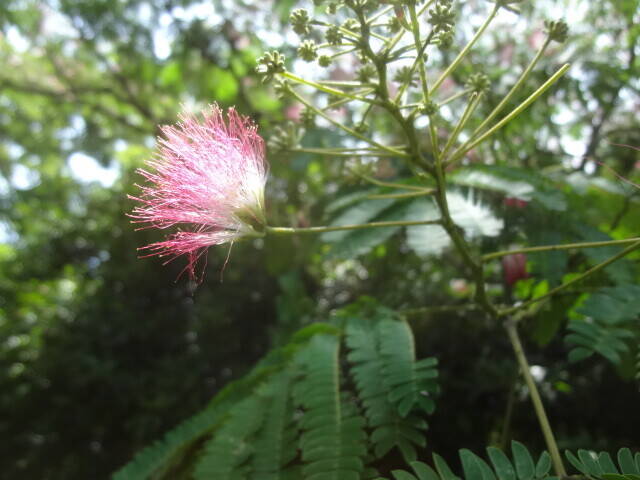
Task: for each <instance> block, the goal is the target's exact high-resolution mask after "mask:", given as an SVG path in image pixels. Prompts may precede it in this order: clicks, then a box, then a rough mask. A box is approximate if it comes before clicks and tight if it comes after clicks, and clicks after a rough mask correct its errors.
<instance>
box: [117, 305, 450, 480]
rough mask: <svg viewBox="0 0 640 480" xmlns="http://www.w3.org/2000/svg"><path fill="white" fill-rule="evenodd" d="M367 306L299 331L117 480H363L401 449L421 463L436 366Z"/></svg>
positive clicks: (390, 319) (398, 323) (395, 322)
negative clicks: (419, 455) (332, 321)
mask: <svg viewBox="0 0 640 480" xmlns="http://www.w3.org/2000/svg"><path fill="white" fill-rule="evenodd" d="M365 307H366V308H364V310H366V311H368V312H370V313H369V314H368V315H367V316H366V317H362V316H353V315H351V314H350V315H345V314H344V312H343V313H340V314H339V315H337V316H336V319H335V323H336V324H337V325H338V326H335V325H329V324H321V323H317V324H314V325H311V326H309V327H307V328H305V329H303V330H301V331H300V332H298V333H297V334H296V335H294V337H293V339H292V341H291V342H290V343H289V344H288V345H286V346H285V347H282V348H281V349H279V350H276V351H274V352H272V353H271V354H269V355H268V356H267V357H266V358H265V360H263V361H262V362H261V363H260V364H259V365H258V366H257V367H256V368H255V369H254V370H253V371H252V372H251V373H249V374H248V375H247V376H246V377H245V378H244V379H241V380H238V381H236V382H234V383H232V384H231V385H229V386H228V387H227V388H225V389H224V390H223V391H222V392H220V393H219V394H218V395H217V396H216V397H214V399H213V400H212V402H211V404H210V405H209V407H207V408H206V409H205V410H204V411H203V412H202V413H200V414H198V415H196V416H195V417H193V418H191V419H190V420H188V421H187V422H185V423H184V424H182V425H180V426H179V427H178V428H176V429H175V430H174V431H172V432H170V433H168V434H167V435H166V436H165V438H164V439H163V440H162V441H161V442H158V443H157V444H155V445H152V446H151V447H149V448H147V449H145V450H143V451H142V453H140V454H139V455H137V456H136V457H135V458H134V460H133V461H132V462H131V463H130V464H129V465H127V466H126V467H124V468H123V469H122V470H121V471H119V472H118V473H116V474H115V475H114V477H113V478H114V480H146V479H154V480H180V479H194V480H205V479H206V480H209V479H216V480H227V479H228V480H294V479H300V478H304V479H308V480H358V479H361V478H373V476H374V475H376V469H375V468H376V465H375V462H376V460H377V459H378V458H381V457H382V456H384V455H385V454H386V453H387V452H388V451H389V450H391V449H392V448H394V447H397V448H398V449H399V450H400V451H401V452H402V453H403V455H404V456H405V458H407V459H415V458H416V457H417V453H416V448H415V446H419V447H421V446H424V445H425V439H424V435H423V430H424V429H425V428H426V422H425V421H424V419H423V418H422V415H421V414H423V413H424V412H425V411H426V412H431V411H433V408H434V403H433V401H434V395H435V394H436V393H437V390H438V386H437V384H436V383H435V379H436V377H437V371H436V369H435V365H436V362H435V360H434V359H428V360H426V361H425V360H423V361H417V360H416V358H415V349H414V342H413V336H412V335H411V330H410V329H409V327H408V325H407V324H406V323H405V321H404V320H402V319H400V318H397V317H396V316H394V315H393V314H392V313H390V312H389V311H388V310H385V309H383V308H381V307H379V306H378V305H377V304H375V302H373V301H369V302H365ZM360 333H363V334H364V333H367V334H371V335H372V337H366V335H363V337H362V338H370V339H372V343H371V345H369V346H370V347H372V348H369V349H368V347H369V346H367V345H366V344H364V343H358V338H359V335H360ZM345 344H346V348H345ZM347 353H348V356H349V358H348V361H347V358H346V357H347Z"/></svg>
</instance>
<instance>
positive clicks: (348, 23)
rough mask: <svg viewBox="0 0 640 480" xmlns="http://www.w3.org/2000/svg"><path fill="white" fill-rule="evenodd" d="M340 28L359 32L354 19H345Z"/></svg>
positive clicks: (358, 26) (357, 24)
mask: <svg viewBox="0 0 640 480" xmlns="http://www.w3.org/2000/svg"><path fill="white" fill-rule="evenodd" d="M342 28H344V29H347V30H351V31H352V32H357V31H359V30H360V24H359V23H358V21H357V20H356V19H355V18H347V19H346V20H345V21H344V23H343V24H342Z"/></svg>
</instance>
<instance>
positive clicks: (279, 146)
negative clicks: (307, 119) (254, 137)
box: [267, 122, 299, 152]
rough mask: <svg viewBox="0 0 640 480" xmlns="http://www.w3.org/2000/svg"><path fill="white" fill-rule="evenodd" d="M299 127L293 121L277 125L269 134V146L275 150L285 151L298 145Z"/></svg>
mask: <svg viewBox="0 0 640 480" xmlns="http://www.w3.org/2000/svg"><path fill="white" fill-rule="evenodd" d="M298 137H299V135H298V129H297V127H296V125H295V124H294V123H293V122H286V123H285V124H284V125H279V126H277V127H276V128H275V129H274V131H273V133H272V134H271V135H270V136H269V141H268V142H267V147H269V150H271V151H273V152H285V151H287V150H292V149H294V148H296V147H297V146H298Z"/></svg>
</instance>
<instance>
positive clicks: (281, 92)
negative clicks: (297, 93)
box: [273, 78, 291, 98]
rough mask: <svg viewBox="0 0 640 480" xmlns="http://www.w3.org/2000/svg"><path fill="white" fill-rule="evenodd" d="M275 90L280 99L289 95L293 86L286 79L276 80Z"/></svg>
mask: <svg viewBox="0 0 640 480" xmlns="http://www.w3.org/2000/svg"><path fill="white" fill-rule="evenodd" d="M273 90H274V91H275V93H276V96H277V97H278V98H284V97H286V96H287V95H289V93H290V90H291V85H290V84H289V81H288V80H287V79H285V78H276V81H275V82H274V84H273Z"/></svg>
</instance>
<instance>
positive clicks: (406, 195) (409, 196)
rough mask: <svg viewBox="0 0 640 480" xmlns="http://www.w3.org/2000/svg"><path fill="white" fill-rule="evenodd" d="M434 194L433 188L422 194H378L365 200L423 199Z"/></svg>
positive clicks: (425, 190) (368, 196)
mask: <svg viewBox="0 0 640 480" xmlns="http://www.w3.org/2000/svg"><path fill="white" fill-rule="evenodd" d="M433 193H435V190H434V189H433V188H429V189H427V188H425V189H424V191H422V192H406V193H379V194H374V195H367V198H369V199H374V198H414V197H424V196H425V195H432V194H433Z"/></svg>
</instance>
